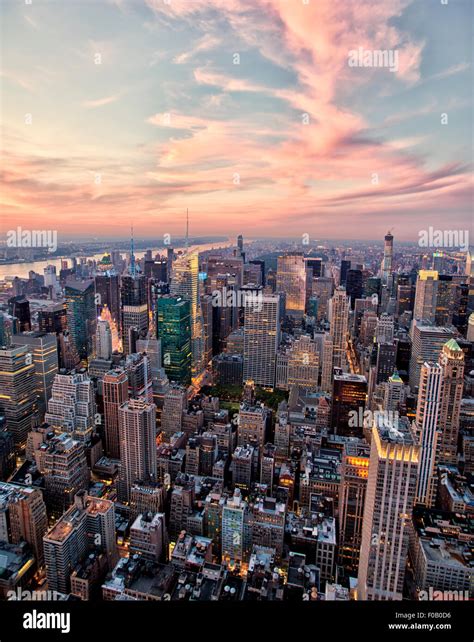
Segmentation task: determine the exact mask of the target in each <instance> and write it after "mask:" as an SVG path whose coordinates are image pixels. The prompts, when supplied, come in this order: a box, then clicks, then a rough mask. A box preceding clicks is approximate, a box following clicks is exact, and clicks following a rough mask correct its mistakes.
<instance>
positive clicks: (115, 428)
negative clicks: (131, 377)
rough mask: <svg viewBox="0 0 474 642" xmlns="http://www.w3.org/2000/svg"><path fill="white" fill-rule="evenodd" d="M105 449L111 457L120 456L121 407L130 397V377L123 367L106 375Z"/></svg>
mask: <svg viewBox="0 0 474 642" xmlns="http://www.w3.org/2000/svg"><path fill="white" fill-rule="evenodd" d="M102 390H103V396H104V423H105V449H106V452H107V455H108V456H109V457H113V458H114V459H119V458H120V436H119V408H120V406H121V405H122V404H123V403H125V401H127V399H128V378H127V375H126V373H125V371H124V370H123V368H116V369H115V370H111V371H110V372H107V374H105V375H104V378H103V380H102Z"/></svg>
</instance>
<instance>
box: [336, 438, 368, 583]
mask: <svg viewBox="0 0 474 642" xmlns="http://www.w3.org/2000/svg"><path fill="white" fill-rule="evenodd" d="M369 458H370V447H369V446H368V445H367V444H365V443H363V442H357V443H353V442H347V443H345V444H344V450H343V455H342V465H341V483H340V492H339V564H340V565H341V566H344V568H345V569H346V570H347V571H349V573H351V574H352V573H357V569H358V568H359V552H360V545H361V542H362V524H363V517H364V505H365V494H366V491H367V480H368V477H369Z"/></svg>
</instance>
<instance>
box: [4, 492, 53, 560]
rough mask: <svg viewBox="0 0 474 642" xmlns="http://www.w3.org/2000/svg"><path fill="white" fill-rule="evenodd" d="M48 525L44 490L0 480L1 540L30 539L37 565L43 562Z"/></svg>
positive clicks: (12, 542) (14, 542)
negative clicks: (44, 537) (44, 541)
mask: <svg viewBox="0 0 474 642" xmlns="http://www.w3.org/2000/svg"><path fill="white" fill-rule="evenodd" d="M47 528H48V516H47V514H46V505H45V503H44V500H43V493H42V492H41V490H40V489H39V488H31V487H29V486H20V485H17V484H7V483H4V482H1V481H0V541H3V542H10V543H11V544H18V543H19V542H21V541H22V540H24V541H25V542H28V544H29V545H30V546H31V548H32V549H33V551H34V554H35V558H36V561H37V563H38V566H42V564H43V562H44V556H43V535H44V534H45V533H46V530H47Z"/></svg>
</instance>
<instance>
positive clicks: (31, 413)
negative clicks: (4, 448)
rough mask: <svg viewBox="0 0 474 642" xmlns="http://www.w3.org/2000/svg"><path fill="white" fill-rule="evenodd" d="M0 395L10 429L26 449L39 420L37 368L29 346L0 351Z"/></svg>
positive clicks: (17, 442) (0, 406)
mask: <svg viewBox="0 0 474 642" xmlns="http://www.w3.org/2000/svg"><path fill="white" fill-rule="evenodd" d="M0 393H1V394H0V412H1V413H2V414H3V415H4V416H5V418H6V428H7V430H8V431H9V432H11V433H12V435H13V439H14V441H15V444H16V445H17V446H23V445H24V444H25V443H26V436H27V433H28V432H29V431H30V430H31V429H32V427H33V424H34V422H35V421H36V418H37V403H36V380H35V366H34V363H33V358H32V355H31V353H30V352H29V350H28V348H27V346H15V345H14V346H11V347H10V348H0Z"/></svg>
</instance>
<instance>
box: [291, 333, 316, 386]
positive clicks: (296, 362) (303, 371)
mask: <svg viewBox="0 0 474 642" xmlns="http://www.w3.org/2000/svg"><path fill="white" fill-rule="evenodd" d="M318 377H319V353H318V350H317V346H316V343H315V342H314V341H313V340H312V339H311V338H310V337H309V336H308V335H302V336H301V337H300V338H299V339H296V341H294V342H293V344H292V346H291V348H290V350H289V354H288V386H289V387H291V386H299V387H300V388H308V389H312V390H315V389H316V388H317V387H318Z"/></svg>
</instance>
